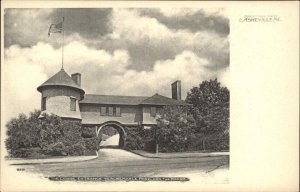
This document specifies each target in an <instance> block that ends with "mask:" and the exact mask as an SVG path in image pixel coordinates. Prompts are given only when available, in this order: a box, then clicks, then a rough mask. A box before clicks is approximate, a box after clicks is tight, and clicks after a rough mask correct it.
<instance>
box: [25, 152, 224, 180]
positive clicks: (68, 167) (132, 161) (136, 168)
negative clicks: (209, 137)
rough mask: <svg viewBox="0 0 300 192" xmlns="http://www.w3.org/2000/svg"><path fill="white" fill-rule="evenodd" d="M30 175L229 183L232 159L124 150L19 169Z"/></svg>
mask: <svg viewBox="0 0 300 192" xmlns="http://www.w3.org/2000/svg"><path fill="white" fill-rule="evenodd" d="M19 167H21V168H23V169H25V171H27V172H34V173H40V174H43V175H44V176H46V177H49V176H64V177H149V176H151V177H154V176H167V177H169V176H172V177H191V178H193V179H200V180H199V181H201V182H203V181H208V180H211V181H213V182H216V178H217V177H220V178H219V179H218V182H217V183H224V182H225V183H226V182H228V170H229V156H211V157H209V156H208V157H190V158H173V159H160V158H145V157H142V156H139V155H136V154H133V153H131V152H128V151H125V150H121V149H101V150H100V151H99V157H98V158H96V159H92V160H86V161H80V162H61V163H49V164H33V165H19Z"/></svg>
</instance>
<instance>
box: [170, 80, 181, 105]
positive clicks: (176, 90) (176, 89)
mask: <svg viewBox="0 0 300 192" xmlns="http://www.w3.org/2000/svg"><path fill="white" fill-rule="evenodd" d="M171 87H172V99H176V100H181V81H180V80H177V81H175V82H174V83H172V85H171Z"/></svg>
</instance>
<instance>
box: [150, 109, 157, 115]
mask: <svg viewBox="0 0 300 192" xmlns="http://www.w3.org/2000/svg"><path fill="white" fill-rule="evenodd" d="M150 114H151V116H152V117H155V116H156V107H151V108H150Z"/></svg>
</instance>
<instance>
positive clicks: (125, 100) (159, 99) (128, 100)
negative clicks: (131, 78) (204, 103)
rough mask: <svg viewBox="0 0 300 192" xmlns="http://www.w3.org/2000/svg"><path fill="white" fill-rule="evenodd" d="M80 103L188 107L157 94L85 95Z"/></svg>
mask: <svg viewBox="0 0 300 192" xmlns="http://www.w3.org/2000/svg"><path fill="white" fill-rule="evenodd" d="M80 103H85V104H107V105H189V104H187V103H185V102H184V101H181V100H175V99H171V98H168V97H164V96H162V95H158V94H155V95H153V96H152V97H142V96H119V95H92V94H86V95H85V97H84V99H83V100H81V101H80Z"/></svg>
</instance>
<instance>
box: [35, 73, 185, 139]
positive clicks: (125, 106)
mask: <svg viewBox="0 0 300 192" xmlns="http://www.w3.org/2000/svg"><path fill="white" fill-rule="evenodd" d="M37 90H38V91H39V92H40V93H41V111H42V112H41V115H40V117H43V114H44V113H47V114H55V115H58V116H59V117H61V118H65V119H73V120H78V121H81V124H82V128H84V127H95V130H96V133H97V134H99V131H100V130H101V128H103V127H105V126H113V127H115V128H116V129H117V130H118V132H119V133H120V135H121V136H122V135H123V136H124V135H126V133H125V131H124V127H125V126H130V127H136V128H151V126H153V125H155V124H156V117H157V116H156V115H157V112H158V111H159V110H160V109H161V108H162V107H163V106H167V105H188V104H187V103H185V102H184V101H182V100H181V81H175V82H174V83H173V84H172V85H171V90H172V98H168V97H165V96H162V95H159V94H154V95H152V96H150V97H142V96H120V95H95V94H86V93H85V91H84V90H83V89H82V88H81V74H80V73H75V74H72V75H71V76H69V75H68V74H67V73H66V72H65V70H64V69H61V70H60V71H59V72H58V73H56V74H55V75H53V76H52V77H51V78H49V79H48V80H47V81H45V82H44V83H43V84H42V85H40V86H39V87H38V88H37ZM123 139H124V138H123ZM121 145H122V144H121Z"/></svg>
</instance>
